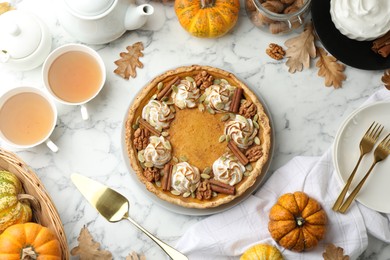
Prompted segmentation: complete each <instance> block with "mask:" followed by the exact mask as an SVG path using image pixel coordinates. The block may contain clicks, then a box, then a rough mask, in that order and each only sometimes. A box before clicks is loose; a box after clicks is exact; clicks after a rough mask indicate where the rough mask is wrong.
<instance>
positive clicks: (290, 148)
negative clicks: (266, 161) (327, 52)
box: [0, 0, 390, 259]
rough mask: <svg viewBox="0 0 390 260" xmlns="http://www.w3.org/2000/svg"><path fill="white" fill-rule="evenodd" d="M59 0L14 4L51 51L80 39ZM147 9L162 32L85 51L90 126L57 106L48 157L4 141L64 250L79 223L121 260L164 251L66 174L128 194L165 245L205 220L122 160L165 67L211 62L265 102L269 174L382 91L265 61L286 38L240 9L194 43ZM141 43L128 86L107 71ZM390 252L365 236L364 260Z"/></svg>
mask: <svg viewBox="0 0 390 260" xmlns="http://www.w3.org/2000/svg"><path fill="white" fill-rule="evenodd" d="M57 1H58V0H57ZM57 1H50V0H34V1H27V0H22V1H18V2H17V3H16V4H17V8H18V9H24V10H28V11H31V12H33V13H35V14H36V15H38V16H39V17H40V18H41V19H42V20H43V21H44V22H45V23H46V24H47V25H48V26H49V29H50V31H51V33H52V36H53V46H52V48H55V47H58V46H61V45H63V44H66V43H72V42H77V40H76V39H74V38H72V37H71V36H70V35H69V34H67V33H66V32H65V31H64V29H63V28H62V27H61V25H60V23H59V21H58V19H57V16H56V2H57ZM151 4H152V5H153V6H154V7H155V9H156V12H157V13H158V14H159V17H158V19H159V22H161V26H160V27H161V28H159V29H158V30H156V31H148V30H137V31H129V32H126V33H125V34H124V35H123V36H122V37H120V38H119V39H117V40H115V41H114V42H111V43H109V44H105V45H91V47H93V48H94V49H95V50H97V51H98V53H99V54H100V55H101V57H102V58H103V60H104V62H105V65H106V68H107V81H106V84H105V86H104V88H103V90H102V91H101V92H100V94H99V95H98V96H97V97H96V98H95V99H94V100H92V101H91V102H90V103H88V108H89V111H90V114H91V118H90V120H89V121H86V122H84V121H83V120H82V118H81V116H80V111H79V109H78V108H77V107H73V106H65V105H62V104H59V103H57V106H58V112H59V116H58V125H57V127H56V129H55V130H54V132H53V135H52V137H51V139H52V140H53V141H54V142H55V143H56V144H57V145H58V146H59V148H60V150H59V152H58V153H52V152H51V151H50V150H49V149H48V148H47V147H46V146H45V145H40V146H38V147H35V148H31V149H27V150H18V149H15V148H12V147H9V146H7V145H6V144H4V143H0V145H1V146H2V147H3V148H4V149H6V150H9V151H13V152H15V153H17V154H18V156H20V157H21V158H22V159H23V160H24V161H25V162H26V163H27V164H28V165H30V166H31V167H32V168H33V169H34V171H35V172H36V173H37V175H38V176H39V177H40V179H41V180H42V182H43V183H44V185H45V187H46V189H47V191H48V193H49V194H50V195H51V197H52V199H53V201H54V203H55V205H56V207H57V209H58V212H59V214H60V216H61V219H62V222H63V224H64V228H65V231H66V236H67V239H68V243H69V248H70V249H71V248H73V247H75V246H77V244H78V242H77V237H78V235H79V232H80V229H81V228H82V227H83V226H84V225H85V226H87V227H88V229H89V230H90V232H91V234H92V235H93V237H94V239H95V240H96V241H99V242H100V243H101V245H102V248H104V249H107V250H110V251H111V252H112V254H113V256H114V259H123V258H125V257H126V256H127V255H128V254H129V253H130V252H131V251H136V252H138V253H143V254H145V255H146V257H147V259H165V255H164V253H163V252H162V251H161V250H160V248H159V247H158V246H156V245H155V244H154V243H153V242H152V241H151V240H150V239H149V238H148V237H146V236H145V235H144V234H142V233H141V232H139V231H138V230H137V229H136V228H135V227H133V226H132V225H131V224H129V223H127V222H120V223H115V224H112V223H109V222H107V221H106V220H105V219H104V218H103V217H101V216H99V215H98V214H97V212H96V211H95V209H93V208H92V207H91V206H90V205H89V204H88V203H87V202H86V200H84V199H83V197H82V196H81V194H80V193H79V192H78V191H77V189H76V188H75V186H74V185H73V184H72V183H71V181H70V178H69V177H70V174H71V173H74V172H78V173H81V174H83V175H86V176H89V177H92V178H94V179H95V180H98V181H101V182H103V183H105V184H107V185H109V186H111V187H113V188H114V189H116V190H118V191H119V192H121V193H122V194H123V195H125V196H126V197H127V198H128V199H129V200H130V202H131V211H130V215H131V216H132V217H133V218H134V220H136V221H137V222H138V223H139V224H141V225H142V226H143V227H145V228H146V229H148V230H149V231H150V232H151V233H153V234H155V235H156V236H157V237H159V238H160V239H162V240H164V241H166V242H168V243H169V244H171V245H174V244H175V241H176V240H177V239H178V238H179V237H180V236H181V235H182V234H183V233H184V231H185V230H186V229H187V228H188V227H190V226H191V225H193V224H194V223H196V222H198V221H200V220H201V219H202V218H203V217H199V216H185V215H180V214H176V213H173V212H170V211H168V210H166V209H164V208H162V207H160V206H159V205H156V204H154V203H153V202H152V201H151V200H150V199H148V198H147V197H145V195H144V194H143V193H142V191H141V190H140V189H139V188H138V186H137V185H136V184H135V183H134V181H133V179H132V178H131V177H130V174H131V173H129V171H128V168H127V166H126V165H125V163H124V159H123V157H122V144H121V130H122V123H123V118H124V116H125V113H126V111H127V108H128V106H129V104H130V103H131V102H132V100H133V99H134V97H135V95H136V94H137V93H138V92H139V91H140V90H141V89H142V87H143V85H144V84H145V83H146V82H148V81H149V80H150V79H152V78H153V77H154V76H156V75H158V74H160V73H162V72H164V71H165V70H167V69H171V68H174V67H177V66H182V65H188V64H202V65H211V66H215V67H220V68H223V69H225V70H228V71H231V72H233V73H235V74H236V75H237V76H239V77H240V78H242V79H244V80H245V81H246V82H247V83H248V85H249V86H251V88H252V89H253V90H254V91H255V92H256V94H257V95H259V96H261V97H262V98H263V99H264V100H265V102H266V104H267V106H268V108H269V110H270V112H271V114H272V119H273V123H274V131H275V135H276V143H275V152H274V157H273V160H272V164H271V166H270V171H271V172H272V171H274V170H275V169H277V168H279V167H280V166H282V165H284V164H285V163H286V162H287V161H289V160H290V159H291V158H293V157H294V156H297V155H305V156H319V155H321V154H323V153H324V152H325V151H326V150H327V149H328V148H329V147H330V146H331V145H332V143H333V140H334V137H335V134H336V132H337V130H338V128H339V126H340V124H341V123H342V122H343V120H344V119H345V118H346V117H347V116H348V115H349V114H350V113H351V112H352V111H353V110H354V109H356V108H358V107H359V106H360V105H361V104H362V103H363V102H364V101H365V100H366V99H367V98H368V97H369V96H370V95H371V94H373V93H374V92H375V91H377V90H378V89H380V88H382V87H383V85H382V83H381V79H380V78H381V76H382V74H383V71H364V70H359V69H354V68H352V67H347V68H346V71H345V73H346V75H347V79H346V81H345V82H344V83H343V87H342V88H341V89H334V88H332V87H330V88H328V87H325V85H324V79H323V78H321V77H318V76H317V68H315V64H314V63H312V66H311V68H310V69H306V70H304V71H303V72H298V73H295V74H290V73H289V72H288V69H287V67H286V65H285V64H284V62H283V61H275V60H273V59H271V58H269V57H268V56H267V55H266V54H265V49H266V47H267V46H268V44H269V43H271V42H275V43H278V44H280V45H283V43H284V42H285V40H286V39H287V38H289V37H291V35H287V36H272V35H270V34H266V33H264V32H262V31H260V30H259V29H257V28H256V27H254V26H253V25H252V23H251V22H250V20H249V19H248V17H247V16H246V13H245V11H244V9H243V7H242V8H241V12H240V17H239V20H238V23H237V25H236V26H235V28H234V29H233V30H232V31H231V33H229V34H228V35H226V36H224V37H222V38H219V39H198V38H194V37H192V36H190V35H189V34H188V33H187V32H185V31H184V30H183V29H182V28H181V26H180V24H179V23H178V21H177V18H176V15H175V13H174V10H173V6H172V4H167V5H162V4H160V3H155V2H152V3H151ZM242 6H243V4H242ZM138 41H141V42H142V43H143V44H144V46H145V50H144V52H143V53H144V57H142V58H141V61H142V62H143V64H144V68H143V69H137V77H136V78H134V79H133V78H131V79H130V80H124V79H123V78H121V77H119V76H117V75H115V74H114V73H113V71H114V69H115V67H116V66H115V64H114V61H115V60H117V59H118V58H119V53H120V52H123V51H125V49H126V46H128V45H132V44H134V43H136V42H138ZM0 78H1V86H0V91H4V90H5V89H8V88H12V87H15V86H21V85H31V86H37V87H40V88H43V85H42V79H41V67H38V68H36V69H34V70H32V71H27V72H13V71H8V70H6V69H4V68H1V69H0ZM389 251H390V247H389V245H387V244H384V243H382V242H380V241H377V240H376V239H375V238H372V237H370V240H369V247H368V249H367V250H366V252H365V253H364V254H363V255H362V256H361V258H362V259H363V258H370V259H386V258H385V257H386V256H387V257H388V255H389Z"/></svg>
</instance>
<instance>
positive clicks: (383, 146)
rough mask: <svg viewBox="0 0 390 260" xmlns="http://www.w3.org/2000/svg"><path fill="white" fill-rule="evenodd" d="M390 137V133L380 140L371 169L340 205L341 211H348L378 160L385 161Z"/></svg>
mask: <svg viewBox="0 0 390 260" xmlns="http://www.w3.org/2000/svg"><path fill="white" fill-rule="evenodd" d="M389 137H390V134H388V135H387V136H386V137H385V138H384V139H383V140H382V142H380V144H379V145H378V147H377V148H376V149H375V151H374V162H373V163H372V164H371V167H370V169H369V170H368V172H367V173H366V175H364V177H363V179H362V180H361V181H360V182H359V184H358V185H357V186H356V188H355V189H354V190H353V191H352V193H351V195H349V197H348V198H347V199H346V201H345V202H344V204H343V205H342V206H341V207H340V209H339V211H340V212H341V213H344V212H345V211H347V209H348V208H349V206H350V205H351V203H352V201H353V200H354V199H355V197H356V195H357V194H358V192H359V191H360V189H361V188H362V186H363V184H364V182H365V181H366V180H367V178H368V176H369V175H370V173H371V171H372V169H373V168H374V166H375V165H376V164H377V163H378V162H380V161H383V160H384V159H386V157H387V156H388V155H389V154H390V138H389Z"/></svg>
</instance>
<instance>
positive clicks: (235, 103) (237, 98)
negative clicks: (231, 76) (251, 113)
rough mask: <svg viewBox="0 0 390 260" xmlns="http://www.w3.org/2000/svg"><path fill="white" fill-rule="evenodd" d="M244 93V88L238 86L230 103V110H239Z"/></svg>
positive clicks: (235, 111)
mask: <svg viewBox="0 0 390 260" xmlns="http://www.w3.org/2000/svg"><path fill="white" fill-rule="evenodd" d="M242 93H243V90H242V88H236V90H235V91H234V93H233V97H232V103H231V104H230V107H229V111H230V112H233V113H237V112H238V109H239V108H240V103H241V97H242Z"/></svg>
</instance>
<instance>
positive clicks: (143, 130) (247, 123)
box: [125, 65, 272, 208]
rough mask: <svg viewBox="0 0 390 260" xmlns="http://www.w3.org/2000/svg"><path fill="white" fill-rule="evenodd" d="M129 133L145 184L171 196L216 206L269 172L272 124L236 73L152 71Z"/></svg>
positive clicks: (135, 105) (136, 165) (175, 200)
mask: <svg viewBox="0 0 390 260" xmlns="http://www.w3.org/2000/svg"><path fill="white" fill-rule="evenodd" d="M125 127H126V130H125V135H126V136H125V140H126V146H127V151H128V156H129V158H130V163H131V166H132V168H133V169H134V171H135V173H136V175H137V177H138V179H139V180H140V181H141V182H142V183H144V184H145V186H146V188H147V190H148V191H150V192H152V193H154V194H155V195H156V196H158V197H159V198H161V199H163V200H165V201H168V202H170V203H173V204H176V205H179V206H183V207H189V208H212V207H217V206H219V205H222V204H224V203H228V202H230V201H232V200H234V199H236V198H237V197H239V196H241V195H243V193H244V192H245V191H246V190H247V189H248V188H250V187H251V186H252V185H254V184H255V182H256V180H257V179H258V178H262V177H263V176H264V174H265V170H264V168H265V165H266V164H267V162H268V160H269V159H270V158H269V157H270V150H271V141H272V140H271V127H270V122H269V118H268V116H267V114H266V112H265V110H264V107H263V105H262V104H261V102H260V101H259V100H258V99H257V97H256V96H255V94H254V93H253V92H252V91H251V90H250V89H249V88H248V87H247V86H246V85H245V84H244V83H243V82H241V81H240V80H239V79H237V78H236V77H235V76H234V75H233V74H232V73H229V72H226V71H223V70H221V69H218V68H214V67H208V66H198V65H193V66H186V67H179V68H177V69H174V70H170V71H167V72H165V73H163V74H162V75H160V76H158V77H156V78H154V79H153V80H152V81H151V82H150V83H149V84H147V86H146V87H145V88H144V89H143V90H142V91H141V92H140V93H139V95H138V96H137V97H136V99H135V101H134V103H133V104H132V105H131V106H130V108H129V111H128V115H127V119H126V124H125Z"/></svg>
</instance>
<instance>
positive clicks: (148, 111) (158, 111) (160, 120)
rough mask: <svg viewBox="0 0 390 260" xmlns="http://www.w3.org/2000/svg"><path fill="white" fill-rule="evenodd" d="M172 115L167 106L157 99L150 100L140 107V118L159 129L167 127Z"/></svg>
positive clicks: (173, 115)
mask: <svg viewBox="0 0 390 260" xmlns="http://www.w3.org/2000/svg"><path fill="white" fill-rule="evenodd" d="M174 117H175V114H174V113H173V112H172V111H171V109H170V108H169V106H168V105H167V104H165V103H164V102H160V101H158V100H154V99H152V100H150V101H149V102H148V103H147V104H146V105H145V106H144V108H143V109H142V118H143V119H145V120H146V121H147V122H148V123H149V124H150V125H151V126H153V127H154V128H156V129H157V130H159V131H161V130H162V129H165V128H168V127H169V123H170V122H171V121H172V119H173V118H174Z"/></svg>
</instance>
